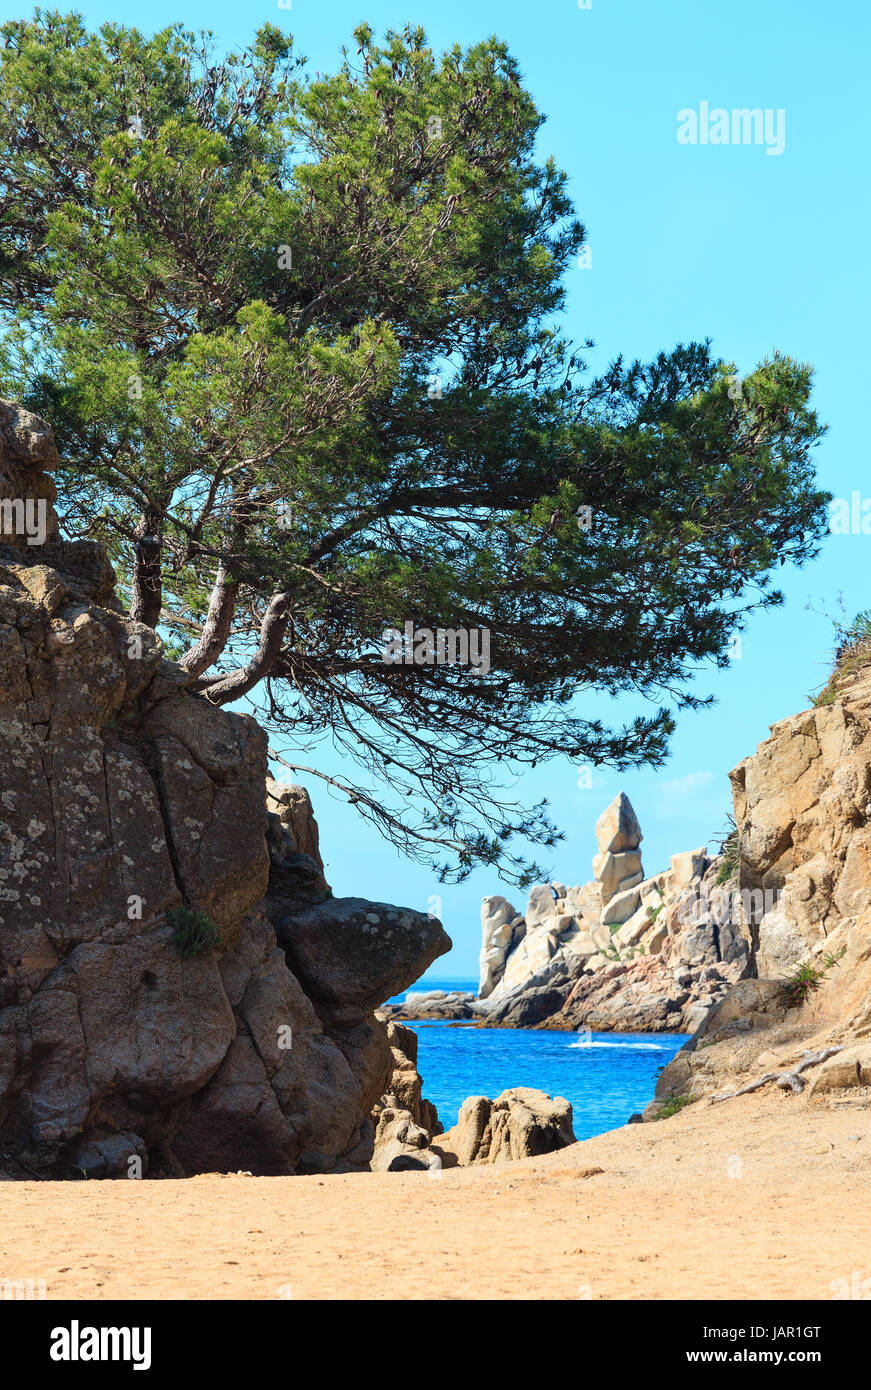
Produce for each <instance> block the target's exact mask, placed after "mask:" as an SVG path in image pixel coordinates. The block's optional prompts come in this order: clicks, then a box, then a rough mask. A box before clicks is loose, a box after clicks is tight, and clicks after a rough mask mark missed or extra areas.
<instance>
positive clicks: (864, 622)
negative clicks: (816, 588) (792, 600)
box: [805, 595, 871, 709]
mask: <svg viewBox="0 0 871 1390" xmlns="http://www.w3.org/2000/svg"><path fill="white" fill-rule="evenodd" d="M805 606H806V607H807V608H812V607H813V605H812V603H808V604H806V605H805ZM837 606H838V612H837V613H836V614H834V615H833V614H831V613H828V612H825V611H823V615H824V616H825V617H827V618H828V619H829V621H830V622H831V624H832V628H833V631H834V639H835V640H834V650H833V664H832V672H831V675H830V676H829V679H828V680H827V681H826V684H825V685H824V686H823V688H822V690H819V691H817V692H816V694H811V695H809V696H808V700H809V701H810V703H811V705H812V706H813V708H814V709H819V708H821V707H822V706H825V705H833V704H834V703H835V701H836V700H837V698H838V691H839V689H840V685H841V682H842V681H843V680H844V678H845V677H849V676H852V675H855V674H856V673H857V672H858V671H861V670H862V668H863V667H864V666H867V665H868V663H869V662H871V609H869V608H864V609H862V611H861V612H859V613H857V614H856V616H855V618H852V619H851V620H849V621H848V620H847V616H846V609H845V607H844V600H843V596H842V595H839V596H838V605H837ZM815 611H819V610H815Z"/></svg>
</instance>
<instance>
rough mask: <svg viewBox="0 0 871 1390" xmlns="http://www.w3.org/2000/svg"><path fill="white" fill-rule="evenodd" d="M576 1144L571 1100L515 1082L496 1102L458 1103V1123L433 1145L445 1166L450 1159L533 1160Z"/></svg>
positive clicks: (478, 1099) (479, 1098)
mask: <svg viewBox="0 0 871 1390" xmlns="http://www.w3.org/2000/svg"><path fill="white" fill-rule="evenodd" d="M574 1143H575V1134H574V1130H573V1129H572V1107H571V1106H570V1105H569V1102H568V1101H567V1100H563V1098H562V1096H557V1097H556V1098H555V1099H554V1100H551V1098H550V1096H548V1095H545V1093H544V1092H543V1091H534V1090H531V1089H529V1088H528V1087H523V1086H518V1087H516V1088H515V1089H513V1090H508V1091H503V1092H502V1094H501V1096H497V1098H496V1100H488V1099H487V1097H486V1096H469V1098H468V1100H464V1101H463V1104H462V1106H461V1107H460V1115H459V1119H458V1121H457V1123H456V1124H455V1125H454V1127H453V1128H452V1129H449V1130H448V1131H447V1133H446V1134H443V1135H441V1136H440V1137H439V1138H438V1140H437V1141H436V1144H435V1146H434V1147H435V1148H436V1150H437V1152H438V1153H439V1154H440V1155H441V1157H442V1159H443V1160H445V1161H446V1166H447V1164H449V1163H450V1161H451V1160H454V1161H455V1162H457V1163H459V1164H460V1166H461V1167H468V1166H469V1165H471V1164H473V1163H498V1164H501V1163H511V1162H514V1161H515V1160H517V1159H520V1158H534V1157H536V1156H537V1155H538V1154H547V1153H554V1152H555V1151H556V1150H557V1149H564V1148H566V1147H567V1145H569V1144H574Z"/></svg>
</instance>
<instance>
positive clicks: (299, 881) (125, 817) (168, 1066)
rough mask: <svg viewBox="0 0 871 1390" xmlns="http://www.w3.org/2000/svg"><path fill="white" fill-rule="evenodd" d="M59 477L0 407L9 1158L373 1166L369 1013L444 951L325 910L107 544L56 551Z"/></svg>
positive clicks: (302, 808) (40, 446)
mask: <svg viewBox="0 0 871 1390" xmlns="http://www.w3.org/2000/svg"><path fill="white" fill-rule="evenodd" d="M57 461H58V460H57V455H56V452H55V446H54V441H53V439H52V435H51V431H50V429H49V428H48V426H47V425H46V424H45V423H44V422H43V421H41V420H39V419H37V418H36V417H34V416H33V415H30V414H29V413H28V412H26V411H24V410H22V409H21V408H20V407H18V406H16V405H14V404H12V403H9V402H0V515H2V522H3V534H2V535H0V753H2V759H3V768H4V777H3V785H2V793H0V799H2V809H0V817H2V830H0V834H2V843H0V1161H3V1160H5V1161H6V1162H7V1163H8V1164H12V1165H13V1170H14V1171H15V1172H19V1171H25V1172H35V1173H39V1174H43V1173H49V1174H53V1175H55V1176H70V1175H74V1174H78V1173H79V1172H80V1171H82V1170H83V1171H85V1172H86V1173H87V1174H88V1175H89V1176H91V1175H95V1176H99V1175H105V1174H118V1173H125V1172H129V1171H130V1170H131V1168H132V1167H137V1166H138V1168H139V1170H140V1171H143V1172H145V1171H149V1170H150V1171H151V1172H152V1173H158V1174H159V1173H165V1174H177V1175H181V1174H189V1173H195V1172H199V1171H203V1170H214V1169H222V1170H226V1169H238V1168H243V1169H248V1170H251V1171H253V1172H260V1173H291V1172H294V1171H302V1170H305V1169H309V1170H310V1169H312V1168H328V1167H334V1166H336V1165H342V1164H345V1165H348V1166H355V1165H356V1166H365V1165H367V1164H368V1163H369V1162H370V1161H371V1158H372V1154H373V1148H374V1142H375V1121H377V1118H378V1106H379V1102H380V1101H381V1099H382V1098H383V1097H384V1095H385V1093H387V1092H388V1091H389V1090H390V1087H391V1084H392V1078H393V1075H394V1072H395V1070H396V1068H397V1065H398V1061H397V1050H396V1049H394V1048H393V1047H392V1046H391V1040H390V1037H389V1036H388V1030H387V1027H386V1026H385V1024H384V1023H382V1022H381V1021H380V1020H379V1019H377V1018H376V1017H375V1010H376V1008H377V1007H378V1005H379V1004H381V1003H382V1002H383V1001H384V1000H385V999H386V998H387V997H388V996H389V995H390V994H392V993H394V992H396V991H397V990H401V989H403V988H405V987H406V986H408V985H409V984H411V983H412V982H413V981H414V980H415V979H417V978H418V977H419V976H420V974H421V973H422V972H423V971H424V970H425V969H426V968H427V966H429V965H430V964H431V963H432V961H433V960H435V959H436V957H437V956H439V955H441V954H443V953H444V952H445V951H447V950H448V949H449V947H450V941H449V939H448V937H447V936H446V935H445V933H444V931H443V929H442V927H441V925H440V923H438V922H437V921H435V920H434V919H433V918H431V917H429V916H427V915H425V914H423V913H418V912H413V911H410V910H408V909H400V908H396V907H392V906H389V905H386V904H382V903H370V902H365V901H362V900H360V899H354V898H351V899H336V898H333V897H332V895H331V893H330V890H329V888H328V887H327V884H326V881H325V879H324V871H323V864H322V862H321V859H320V855H319V852H318V840H317V827H316V825H315V823H314V820H313V817H312V813H311V806H310V804H309V802H308V798H307V795H306V793H305V792H304V791H303V790H302V788H293V787H285V786H282V785H281V784H278V783H274V782H271V781H269V782H267V750H266V738H265V735H264V733H263V731H262V730H261V729H260V727H259V726H258V724H257V723H256V722H255V721H254V720H253V719H251V718H249V717H248V716H246V715H242V714H235V713H232V712H229V711H226V710H223V709H219V708H216V707H214V706H213V705H211V704H210V703H209V702H208V701H207V700H206V699H204V698H202V697H200V696H197V695H194V694H192V693H190V692H189V691H188V690H187V689H186V677H185V674H184V672H183V671H181V670H180V669H179V667H177V666H176V665H174V664H173V663H171V662H168V661H166V660H164V658H163V652H162V647H161V643H160V641H159V639H158V637H157V636H156V634H155V633H154V632H153V631H152V630H151V629H150V628H147V627H144V626H142V625H140V624H137V623H135V622H133V621H131V620H130V619H129V618H128V617H127V616H126V615H125V614H124V612H123V611H122V609H121V606H120V604H119V602H118V600H117V598H116V596H115V591H114V574H113V572H112V569H111V567H110V566H109V564H108V561H107V559H106V556H105V554H104V552H103V551H102V550H101V548H100V547H99V546H97V545H95V544H92V543H89V542H82V541H77V542H71V541H65V540H62V539H60V538H59V533H58V523H57V517H56V515H55V512H54V508H53V505H52V504H53V501H54V488H53V484H52V480H51V478H50V476H49V474H50V472H51V470H52V468H53V467H54V466H56V464H57ZM27 502H29V503H30V504H31V505H30V512H28V511H27V509H26V503H27ZM4 503H5V505H4ZM36 504H39V505H40V506H41V509H42V515H43V518H44V521H45V526H44V534H43V535H42V537H41V539H39V538H37V537H36V535H35V531H36V528H35V527H30V528H29V529H28V530H25V526H24V524H23V523H24V521H26V519H27V517H28V516H31V517H34V516H35V515H36V511H35V507H36ZM404 1060H405V1061H407V1060H408V1059H407V1058H406V1059H404ZM403 1065H404V1062H403ZM401 1069H402V1068H401V1067H400V1070H401ZM405 1070H406V1072H407V1068H406V1069H405ZM405 1079H406V1082H407V1081H408V1077H407V1075H406V1078H405ZM407 1090H408V1087H407V1086H406V1091H407ZM412 1090H413V1087H412ZM418 1100H419V1091H418ZM373 1110H374V1111H375V1119H374V1120H373V1118H372V1113H373ZM425 1117H426V1118H427V1119H428V1120H429V1122H430V1124H433V1125H434V1123H435V1121H434V1117H433V1116H432V1115H430V1114H426V1116H425ZM418 1118H420V1111H419V1113H418Z"/></svg>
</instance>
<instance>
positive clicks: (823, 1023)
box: [653, 664, 871, 1112]
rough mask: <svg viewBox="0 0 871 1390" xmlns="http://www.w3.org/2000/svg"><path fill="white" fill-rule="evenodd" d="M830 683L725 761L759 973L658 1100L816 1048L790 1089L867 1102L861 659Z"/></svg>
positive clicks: (867, 842) (868, 930)
mask: <svg viewBox="0 0 871 1390" xmlns="http://www.w3.org/2000/svg"><path fill="white" fill-rule="evenodd" d="M833 691H834V702H833V703H832V704H828V705H821V706H820V707H818V708H815V709H810V710H805V711H803V712H802V713H801V714H797V715H794V716H793V717H792V718H790V719H784V720H782V721H781V722H780V723H778V724H774V725H773V726H772V728H771V735H770V737H769V738H767V739H766V740H765V741H764V742H763V743H761V744H760V745H759V747H758V749H757V751H756V753H755V754H753V756H752V757H749V758H745V760H744V761H743V762H742V763H740V764H739V766H738V767H737V768H736V769H735V770H734V772H733V773H732V774H731V777H732V786H733V794H734V805H735V822H736V825H737V829H738V842H737V876H736V879H735V880H734V881H735V882H736V883H737V885H738V888H739V894H738V900H739V901H740V903H741V905H742V911H743V917H744V920H743V931H744V933H745V934H746V936H747V938H748V941H749V944H750V947H751V953H752V959H751V967H750V968H751V972H752V973H753V974H754V975H755V976H756V977H757V978H751V979H745V980H743V981H742V982H741V983H739V984H737V985H736V986H735V987H734V989H733V990H732V991H731V992H730V994H728V995H727V996H726V998H725V999H724V1000H723V1001H722V1003H721V1004H720V1005H719V1007H718V1008H717V1009H715V1010H712V1011H711V1013H710V1014H709V1016H708V1017H707V1018H706V1019H705V1021H704V1024H703V1026H702V1027H701V1028H700V1030H699V1032H698V1033H697V1034H696V1036H695V1037H694V1038H693V1039H692V1041H691V1042H690V1043H689V1044H688V1045H687V1047H686V1048H684V1049H682V1051H681V1052H679V1053H678V1054H677V1056H676V1057H675V1058H674V1060H673V1061H672V1062H671V1063H670V1064H669V1066H668V1067H666V1069H665V1071H664V1072H663V1073H662V1076H661V1077H660V1080H659V1083H658V1085H657V1089H656V1095H657V1101H658V1102H662V1101H663V1100H668V1099H670V1098H671V1097H673V1096H684V1097H685V1096H688V1095H692V1096H694V1097H697V1098H698V1097H703V1096H705V1095H709V1094H715V1093H716V1094H719V1093H723V1092H724V1091H726V1092H729V1091H732V1090H735V1089H738V1088H740V1087H742V1086H745V1085H748V1084H752V1083H753V1081H754V1080H755V1079H756V1078H757V1077H758V1076H760V1075H766V1074H767V1073H768V1071H769V1070H770V1069H772V1068H773V1069H774V1070H775V1071H777V1070H778V1069H780V1070H781V1071H782V1073H786V1074H790V1073H791V1072H792V1069H793V1068H794V1067H796V1066H801V1065H802V1062H803V1061H804V1059H806V1057H807V1056H808V1055H816V1054H819V1055H820V1057H821V1061H820V1062H819V1063H814V1064H813V1066H812V1067H811V1069H809V1070H808V1071H807V1074H806V1077H805V1075H804V1073H801V1074H800V1075H799V1083H797V1084H798V1089H801V1086H802V1085H803V1084H804V1080H806V1081H807V1082H808V1083H810V1084H809V1087H808V1094H809V1096H810V1097H811V1099H812V1100H814V1101H817V1100H821V1101H828V1100H829V1099H830V1098H831V1097H832V1096H833V1095H835V1096H839V1098H840V1099H839V1103H844V1104H863V1103H864V1104H867V1096H868V1094H869V1091H868V1087H869V1084H871V1071H869V1067H868V1050H867V1041H865V1040H867V1038H868V1037H869V1035H871V1007H869V1002H868V1000H869V997H871V995H869V991H871V666H869V665H868V664H865V665H858V664H857V665H856V667H855V669H853V670H851V671H849V673H845V674H844V675H842V676H839V677H836V678H835V680H834V682H833ZM799 971H800V972H801V973H798V972H799ZM802 978H803V979H804V981H805V983H804V985H802V984H801V980H802ZM831 1048H837V1049H839V1050H838V1051H837V1052H836V1053H835V1054H834V1055H832V1056H831V1057H827V1056H825V1055H824V1054H826V1053H827V1052H828V1051H829V1050H830V1049H831ZM816 1065H819V1068H820V1069H819V1071H818V1072H817V1071H816V1070H815V1067H816ZM656 1108H657V1106H656V1104H654V1106H653V1110H654V1112H655V1111H656Z"/></svg>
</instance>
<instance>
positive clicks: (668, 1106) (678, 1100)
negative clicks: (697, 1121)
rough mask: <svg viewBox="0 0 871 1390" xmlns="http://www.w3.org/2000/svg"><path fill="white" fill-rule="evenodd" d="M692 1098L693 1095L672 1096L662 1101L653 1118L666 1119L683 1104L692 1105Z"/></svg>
mask: <svg viewBox="0 0 871 1390" xmlns="http://www.w3.org/2000/svg"><path fill="white" fill-rule="evenodd" d="M694 1100H695V1096H672V1097H671V1098H670V1099H669V1100H666V1101H664V1102H663V1104H662V1105H661V1106H660V1109H659V1112H658V1113H657V1115H656V1117H655V1118H656V1119H657V1120H668V1119H670V1117H671V1116H672V1115H677V1113H678V1112H679V1111H680V1110H683V1109H684V1108H685V1106H687V1105H692V1103H693V1101H694Z"/></svg>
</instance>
